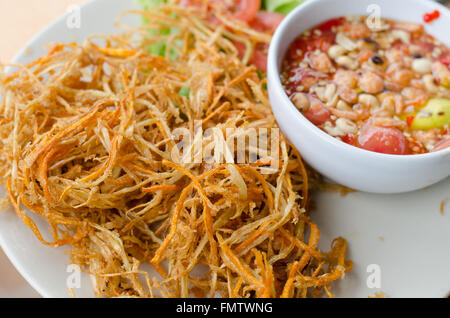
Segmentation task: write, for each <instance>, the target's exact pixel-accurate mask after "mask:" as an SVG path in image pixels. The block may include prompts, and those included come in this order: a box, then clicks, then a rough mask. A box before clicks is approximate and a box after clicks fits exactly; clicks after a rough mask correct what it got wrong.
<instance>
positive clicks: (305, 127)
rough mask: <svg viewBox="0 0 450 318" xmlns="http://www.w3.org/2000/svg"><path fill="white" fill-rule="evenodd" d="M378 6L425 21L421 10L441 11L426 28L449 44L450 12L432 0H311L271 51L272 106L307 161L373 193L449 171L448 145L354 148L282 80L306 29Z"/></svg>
mask: <svg viewBox="0 0 450 318" xmlns="http://www.w3.org/2000/svg"><path fill="white" fill-rule="evenodd" d="M373 4H377V5H378V6H379V8H380V9H381V16H382V17H383V18H389V19H394V20H399V21H411V22H416V23H420V22H422V21H423V20H422V18H423V14H424V13H426V12H432V11H433V10H436V9H437V10H439V11H440V12H441V17H440V18H439V19H438V20H437V21H435V22H433V23H431V24H427V25H425V29H426V32H428V33H429V34H431V35H433V36H435V37H436V38H438V39H440V40H441V41H443V42H444V43H445V44H446V45H447V46H450V37H449V35H448V32H449V30H450V11H449V10H448V9H446V8H445V7H443V6H441V5H439V4H437V3H435V2H432V1H428V0H408V1H406V0H313V1H308V2H306V3H305V4H303V5H301V6H299V7H298V8H297V9H295V10H294V11H293V12H292V13H291V14H289V15H288V16H287V17H286V19H285V20H284V21H283V23H282V24H281V25H280V26H279V28H278V30H277V32H276V33H275V35H274V38H273V40H272V44H271V46H270V50H269V65H268V88H269V95H270V101H271V104H272V110H273V113H274V114H275V117H276V119H277V122H278V125H279V126H280V128H281V130H282V131H283V133H284V135H285V136H286V137H287V138H288V139H289V140H290V141H291V142H292V143H293V144H294V146H295V147H297V149H298V150H299V151H300V153H301V154H302V155H303V157H304V159H305V160H306V161H307V162H308V163H309V164H310V165H311V166H312V167H313V168H315V169H316V170H317V171H319V172H320V173H322V174H323V175H324V176H326V177H328V178H329V179H331V180H333V181H336V182H338V183H340V184H342V185H345V186H347V187H350V188H353V189H356V190H360V191H366V192H374V193H400V192H408V191H413V190H417V189H421V188H424V187H427V186H429V185H432V184H434V183H436V182H438V181H440V180H443V179H445V178H447V177H448V176H449V175H450V148H447V149H445V150H442V151H438V152H434V153H427V154H421V155H407V156H399V155H386V154H380V153H375V152H370V151H367V150H364V149H360V148H357V147H353V146H350V145H348V144H346V143H344V142H341V141H339V140H338V139H336V138H334V137H332V136H330V135H328V134H326V133H325V132H323V131H322V130H320V129H319V128H317V127H316V126H315V125H313V124H312V123H311V122H310V121H309V120H308V119H306V118H305V117H304V116H303V115H302V114H301V113H300V112H299V111H298V110H297V109H296V108H295V106H294V105H293V104H292V103H291V101H290V100H289V98H288V96H287V94H286V93H285V91H284V89H283V87H282V85H281V81H280V76H279V75H280V66H281V62H282V60H283V58H284V55H285V53H286V51H287V49H288V48H289V46H290V44H291V43H292V41H293V40H294V39H295V38H296V37H297V36H298V35H300V34H301V33H302V32H303V31H305V30H307V29H309V28H311V27H313V26H315V25H318V24H320V23H321V22H324V21H326V20H328V19H331V18H334V17H339V16H348V15H370V14H371V13H370V12H368V8H369V6H371V5H372V6H373Z"/></svg>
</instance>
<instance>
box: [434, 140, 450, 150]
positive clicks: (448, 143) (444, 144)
mask: <svg viewBox="0 0 450 318" xmlns="http://www.w3.org/2000/svg"><path fill="white" fill-rule="evenodd" d="M449 147H450V138H449V139H444V140H441V141H440V142H438V143H437V144H436V145H435V146H434V148H433V150H431V152H435V151H439V150H444V149H446V148H449Z"/></svg>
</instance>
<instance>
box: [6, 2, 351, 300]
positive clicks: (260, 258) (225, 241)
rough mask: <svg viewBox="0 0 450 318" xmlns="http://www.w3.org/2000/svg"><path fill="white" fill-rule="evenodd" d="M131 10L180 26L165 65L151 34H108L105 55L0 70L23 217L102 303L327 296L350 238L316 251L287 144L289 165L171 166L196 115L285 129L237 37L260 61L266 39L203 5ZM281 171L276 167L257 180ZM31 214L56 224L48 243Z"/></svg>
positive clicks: (155, 23)
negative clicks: (153, 52) (67, 256)
mask: <svg viewBox="0 0 450 318" xmlns="http://www.w3.org/2000/svg"><path fill="white" fill-rule="evenodd" d="M134 13H138V14H142V15H144V16H146V17H147V18H148V19H149V20H150V21H151V23H150V24H149V27H151V28H152V29H159V30H162V29H164V28H166V27H167V25H170V26H176V27H177V28H178V29H179V30H181V31H180V32H179V33H178V34H171V35H170V36H168V37H166V38H165V40H167V41H168V46H167V50H166V52H167V54H166V58H162V57H155V56H150V55H148V54H146V53H145V48H146V46H147V45H148V44H149V41H154V40H155V38H161V37H158V36H155V38H153V39H152V38H150V39H148V38H147V37H146V32H147V30H146V27H141V28H140V29H138V30H130V32H129V33H127V34H125V35H121V36H105V37H103V38H104V39H106V40H107V41H106V45H105V46H99V45H96V44H94V43H93V42H92V41H91V40H89V41H87V42H86V43H85V44H84V45H77V44H55V45H54V46H53V47H52V49H51V50H50V51H49V53H48V54H47V55H45V56H44V57H42V58H40V59H39V60H37V61H35V62H33V63H31V64H29V65H27V66H23V67H21V66H19V70H18V71H17V72H15V73H14V74H4V73H3V74H2V75H1V83H2V96H3V99H2V101H1V105H0V114H1V115H0V120H1V124H0V135H1V146H0V147H1V148H0V150H1V157H0V160H1V165H0V167H1V173H2V176H3V179H4V181H5V183H6V185H7V189H8V193H9V198H10V201H11V203H12V204H13V206H14V209H15V211H16V213H17V215H18V216H19V217H20V218H21V220H22V221H23V222H24V223H25V224H26V225H27V226H28V227H30V228H31V230H32V231H33V232H34V234H35V235H36V236H37V238H38V239H39V240H40V241H41V242H43V243H44V244H47V245H51V246H55V247H57V246H61V245H71V246H72V250H71V258H72V262H74V263H75V264H79V265H81V266H82V267H83V269H85V270H86V272H88V273H89V274H90V275H91V278H92V281H93V286H94V291H95V293H96V295H97V296H100V297H102V296H131V297H152V296H161V297H191V296H195V297H214V296H217V295H220V296H223V297H308V296H319V295H320V294H321V292H322V291H324V292H325V293H326V295H328V296H330V297H331V296H332V294H331V292H330V283H331V282H333V281H335V280H337V279H339V278H342V277H343V276H344V273H345V272H346V271H348V270H350V269H351V267H352V265H351V262H349V261H346V260H345V253H346V242H345V241H344V240H343V239H342V238H338V239H336V240H335V241H334V242H333V244H332V248H331V251H330V252H329V253H326V254H324V253H322V252H320V251H319V250H318V248H317V245H318V241H319V236H320V232H319V230H318V228H317V226H316V225H315V224H313V223H311V222H310V221H309V217H308V214H307V211H306V208H307V207H308V204H307V201H308V191H309V188H308V172H307V169H306V168H305V166H304V165H303V162H302V159H301V157H300V154H299V153H298V152H297V151H296V150H295V149H294V148H293V147H292V146H291V145H289V144H288V143H287V142H286V141H284V140H283V139H282V140H281V144H280V148H279V153H280V158H278V157H277V158H274V157H270V156H269V157H267V158H262V159H264V160H261V161H260V162H257V163H253V164H215V163H206V162H203V163H200V164H194V163H192V164H179V163H176V162H175V161H174V160H172V156H171V154H172V150H173V149H174V147H177V145H176V141H175V140H174V139H173V138H171V136H172V135H173V132H174V130H175V129H177V128H187V129H189V130H190V131H191V132H193V130H194V121H195V120H203V125H204V127H203V128H204V129H206V128H210V127H218V128H219V129H220V130H221V131H225V129H226V128H236V129H238V128H243V127H246V128H259V127H266V128H272V127H276V123H275V119H274V117H273V115H272V114H271V111H270V105H269V103H268V98H267V92H266V91H265V89H264V85H265V81H266V79H265V78H263V79H260V77H259V76H258V73H257V71H256V70H255V69H254V68H253V67H249V66H246V61H245V60H244V61H241V60H240V59H239V58H238V54H237V52H236V49H235V48H234V45H233V43H232V42H231V41H230V40H229V39H233V40H234V41H242V42H245V43H247V44H248V50H249V52H251V50H252V49H253V48H252V45H254V44H256V43H258V42H261V41H269V40H270V36H268V35H267V34H260V33H257V32H255V31H253V30H251V29H249V28H246V27H242V26H241V25H227V27H226V28H225V27H216V26H215V25H212V24H211V23H209V22H208V15H209V14H210V13H206V12H204V11H202V10H195V9H186V8H183V9H180V8H178V7H176V6H171V5H169V6H165V7H161V8H160V9H159V10H158V11H155V12H134ZM217 16H218V17H219V18H220V19H221V20H224V18H223V16H222V13H217ZM162 33H163V32H156V34H162ZM137 34H141V35H143V37H142V38H141V39H139V40H136V35H137ZM177 43H178V44H177ZM180 43H182V45H180ZM171 50H176V51H177V52H178V54H179V55H178V56H179V57H178V58H176V59H173V58H171V57H170V52H171ZM249 55H250V53H248V54H246V56H249ZM184 87H189V89H190V94H189V97H185V96H180V95H179V94H178V92H179V91H180V89H182V88H184ZM180 114H184V116H181V115H180ZM202 143H203V147H204V149H205V148H208V147H214V140H213V139H212V138H204V139H203V140H202ZM249 151H250V150H249V149H247V153H248V152H249ZM274 160H279V162H280V169H279V170H278V171H276V172H275V173H272V174H263V173H262V169H264V166H265V165H267V162H269V163H270V162H272V161H274ZM24 207H27V208H28V209H29V210H30V211H32V212H33V213H36V214H38V215H40V216H41V217H43V218H44V219H45V220H46V221H47V222H48V223H49V225H50V227H51V234H52V236H53V241H52V242H48V241H46V240H45V239H44V237H43V236H42V235H41V233H40V231H39V229H38V228H37V227H36V225H35V223H34V222H33V221H32V220H31V218H30V217H29V216H27V212H26V211H25V210H24ZM149 263H150V264H151V265H152V266H153V268H154V269H155V271H156V272H157V273H158V274H159V275H160V276H161V277H160V278H157V277H156V276H154V275H153V274H149V272H148V271H146V270H144V269H143V267H145V264H149ZM199 267H203V269H204V270H203V272H201V271H199V270H198V268H199Z"/></svg>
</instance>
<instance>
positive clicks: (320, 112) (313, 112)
mask: <svg viewBox="0 0 450 318" xmlns="http://www.w3.org/2000/svg"><path fill="white" fill-rule="evenodd" d="M311 104H312V105H311V107H310V108H309V109H308V110H307V111H306V112H303V115H304V116H305V117H306V118H307V119H308V120H309V121H310V122H312V123H313V124H314V125H322V124H324V123H325V122H327V121H329V120H330V116H331V113H330V111H329V110H328V109H326V108H325V106H323V104H322V103H321V102H320V101H319V100H318V99H316V98H311Z"/></svg>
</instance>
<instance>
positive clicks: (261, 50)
mask: <svg viewBox="0 0 450 318" xmlns="http://www.w3.org/2000/svg"><path fill="white" fill-rule="evenodd" d="M233 44H234V46H235V47H236V49H237V51H238V55H239V57H240V58H243V57H244V54H245V50H246V47H245V44H244V43H241V42H236V41H233ZM267 48H268V46H267V45H257V47H256V49H255V52H254V53H253V56H252V58H251V59H250V64H251V65H254V66H256V68H257V69H259V70H261V71H267V54H266V53H265V52H266V51H267Z"/></svg>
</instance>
